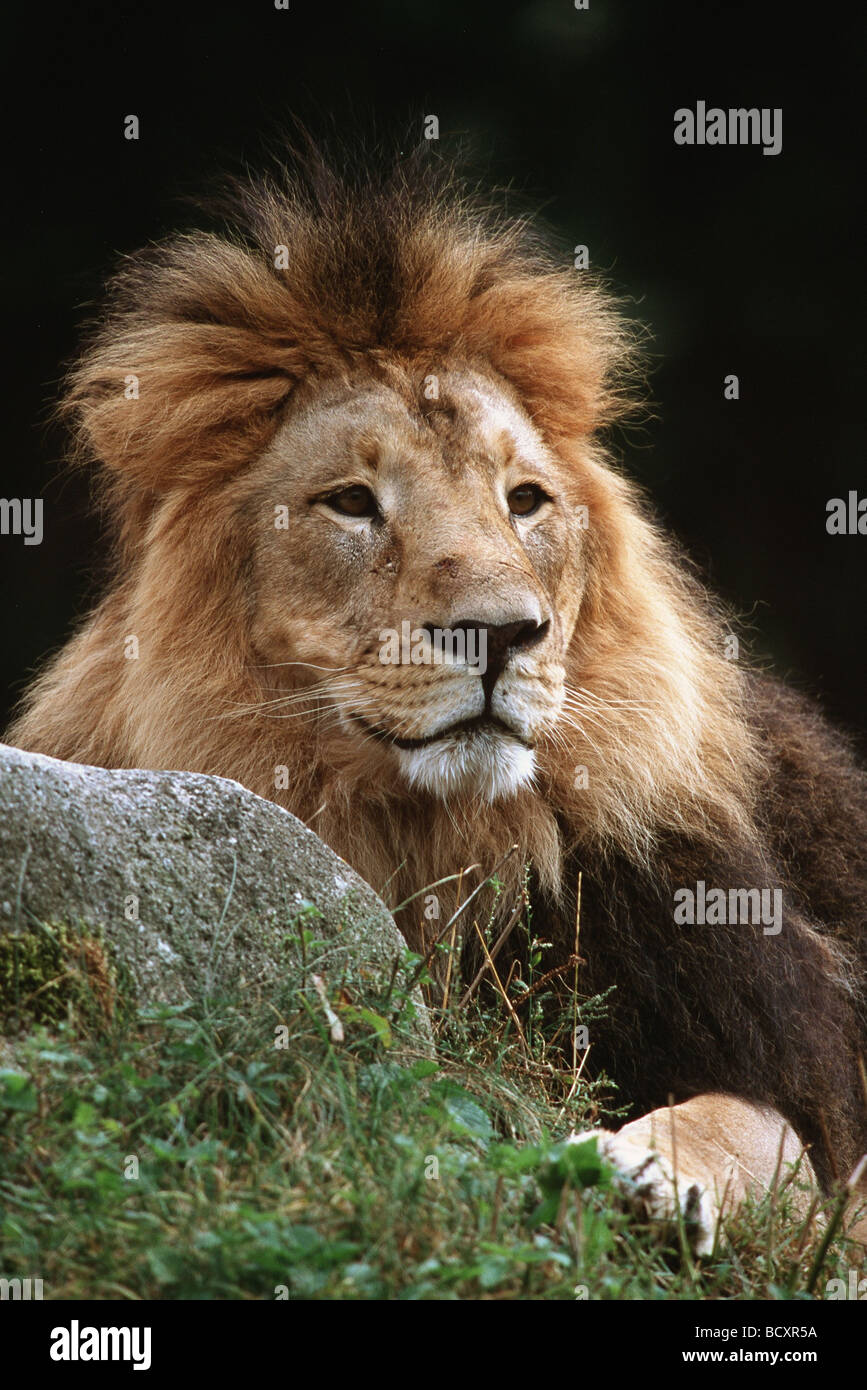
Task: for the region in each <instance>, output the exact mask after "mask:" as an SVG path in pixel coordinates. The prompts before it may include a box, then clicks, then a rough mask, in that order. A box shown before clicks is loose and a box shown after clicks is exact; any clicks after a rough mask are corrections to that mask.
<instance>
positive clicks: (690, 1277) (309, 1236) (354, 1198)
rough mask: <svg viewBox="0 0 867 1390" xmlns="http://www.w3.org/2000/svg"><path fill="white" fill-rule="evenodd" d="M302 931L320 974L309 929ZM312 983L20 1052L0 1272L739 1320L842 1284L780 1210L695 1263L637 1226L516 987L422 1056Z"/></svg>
mask: <svg viewBox="0 0 867 1390" xmlns="http://www.w3.org/2000/svg"><path fill="white" fill-rule="evenodd" d="M296 931H297V941H298V947H299V953H300V951H301V949H302V946H303V954H304V956H305V959H306V962H307V967H308V971H309V972H310V973H315V971H316V960H317V951H318V943H317V941H316V939H315V924H314V927H313V928H312V929H311V928H309V927H308V926H306V925H301V926H296ZM302 933H303V939H302ZM530 948H531V949H530V952H529V959H530V962H531V965H530V968H531V970H533V969H536V971H537V981H536V983H537V984H538V978H539V971H540V970H541V967H542V965H543V963H544V961H543V956H542V947H541V944H539V943H533V942H531V943H530ZM534 956H535V960H534ZM409 964H410V966H411V967H412V966H414V967H416V968H418V967H420V965H421V962H420V961H418V958H413V959H411V960H410V962H409ZM421 977H422V979H424V972H423V971H422V972H421ZM100 979H101V981H102V987H103V989H104V987H105V976H104V972H102V974H101V976H100ZM306 979H307V981H308V983H306V984H305V985H304V986H303V987H296V988H291V987H289V986H287V987H286V989H285V991H284V993H283V996H282V997H276V996H274V995H273V994H272V995H271V996H269V997H268V998H267V999H263V998H259V997H258V996H257V995H256V993H255V990H252V989H250V988H246V989H245V988H244V987H243V986H241V987H239V995H238V997H237V998H235V999H232V1000H215V999H199V1000H196V1001H193V1002H191V1003H190V1004H188V1005H186V1006H183V1007H164V1008H160V1009H153V1010H149V1011H138V1012H137V1013H132V1014H130V1013H129V1011H124V1010H123V1009H112V1008H108V1009H106V1007H105V999H104V998H103V1000H102V1004H103V1007H102V1009H101V1010H100V1013H99V1021H98V1022H95V1021H94V1015H93V1014H92V1012H89V1011H87V1010H78V1009H77V1008H75V1007H73V1005H72V1004H71V1003H70V1005H69V1008H68V1011H67V1012H68V1016H67V1019H66V1020H59V1021H56V1020H53V1021H52V1022H51V1023H50V1024H42V1025H40V1026H39V1027H38V1028H37V1029H36V1031H34V1032H33V1033H32V1034H31V1035H30V1036H29V1037H28V1038H26V1040H22V1041H21V1042H20V1043H19V1044H18V1045H17V1048H16V1057H15V1064H14V1066H13V1067H12V1068H11V1069H9V1070H7V1071H6V1072H5V1073H2V1074H0V1275H2V1276H3V1277H5V1278H14V1277H20V1278H26V1277H39V1278H41V1279H42V1280H43V1284H44V1294H45V1297H46V1298H73V1299H80V1298H84V1299H104V1298H118V1297H120V1298H130V1299H154V1298H165V1299H174V1298H195V1299H213V1298H233V1299H235V1298H248V1299H250V1298H268V1299H273V1298H275V1297H290V1298H292V1297H303V1298H309V1297H315V1298H327V1299H345V1298H346V1299H358V1298H398V1299H429V1298H436V1299H440V1298H446V1299H457V1298H460V1299H477V1298H533V1299H570V1300H572V1299H574V1298H576V1297H589V1298H594V1299H599V1298H602V1299H636V1298H651V1299H679V1298H738V1299H749V1298H785V1297H802V1298H806V1297H809V1296H810V1294H809V1293H808V1291H807V1287H808V1283H809V1281H810V1277H811V1268H812V1278H813V1282H812V1288H813V1293H814V1296H819V1297H821V1296H822V1293H823V1291H824V1288H825V1283H826V1280H827V1279H829V1278H831V1277H834V1276H838V1277H843V1278H844V1279H845V1277H846V1272H847V1269H848V1268H849V1267H850V1266H852V1267H854V1266H855V1265H856V1261H855V1258H854V1255H853V1254H852V1253H851V1252H850V1251H849V1250H847V1245H846V1242H844V1241H842V1240H841V1239H840V1238H836V1239H835V1240H833V1241H832V1242H831V1244H830V1247H829V1249H828V1250H827V1251H826V1252H825V1253H824V1254H823V1255H821V1263H820V1264H818V1265H817V1259H818V1257H819V1254H820V1251H819V1246H820V1237H821V1232H820V1231H819V1230H818V1229H817V1228H816V1226H815V1224H813V1225H812V1226H810V1227H809V1228H803V1229H802V1226H803V1223H801V1222H799V1220H797V1219H796V1218H794V1217H793V1216H792V1214H791V1212H790V1210H789V1194H790V1192H791V1189H789V1193H783V1194H782V1196H780V1197H778V1199H777V1201H776V1203H774V1204H772V1203H770V1201H766V1202H764V1203H762V1204H760V1205H757V1206H754V1207H751V1208H748V1209H744V1210H743V1211H742V1213H741V1214H739V1216H738V1217H737V1219H736V1220H735V1221H732V1222H730V1223H729V1227H728V1230H727V1233H726V1235H725V1238H724V1239H721V1241H720V1249H719V1252H718V1253H716V1254H715V1255H714V1256H713V1257H712V1258H711V1259H709V1260H705V1261H701V1262H696V1261H694V1260H691V1259H683V1258H681V1256H680V1255H679V1254H678V1239H677V1233H676V1232H672V1231H671V1230H663V1229H660V1228H657V1227H654V1226H652V1225H647V1224H646V1223H644V1224H643V1223H642V1222H641V1221H640V1220H638V1219H637V1218H636V1217H635V1215H634V1214H630V1213H628V1212H626V1211H625V1210H624V1209H623V1207H622V1205H621V1203H620V1202H619V1200H618V1199H617V1197H616V1195H615V1193H614V1192H613V1190H612V1189H611V1188H610V1186H609V1174H608V1173H607V1171H606V1169H605V1167H604V1165H602V1164H601V1163H600V1161H599V1159H598V1157H597V1155H596V1151H595V1141H590V1142H589V1143H587V1144H583V1145H565V1144H564V1143H563V1140H564V1138H565V1136H566V1135H567V1134H568V1133H569V1132H570V1130H571V1129H572V1128H574V1127H579V1126H581V1125H582V1124H586V1123H589V1122H593V1121H595V1120H598V1119H600V1118H601V1119H604V1118H605V1115H604V1112H600V1107H599V1100H598V1095H599V1088H598V1087H594V1086H592V1085H587V1084H584V1083H583V1082H581V1081H580V1080H579V1081H578V1082H577V1084H576V1079H575V1077H574V1075H573V1074H572V1073H571V1071H569V1070H565V1071H564V1070H563V1068H562V1063H558V1062H557V1061H555V1060H554V1059H553V1054H551V1053H549V1052H548V1051H547V1050H546V1045H545V1042H544V1035H543V1034H542V1032H541V1029H540V1028H539V1021H540V1018H541V1013H542V1009H543V1006H544V988H540V989H538V990H537V991H536V992H535V993H534V994H532V995H530V996H527V997H523V998H522V995H521V987H520V986H515V985H513V986H511V987H510V998H511V999H512V1001H513V1008H514V1009H515V1010H516V1012H515V1013H514V1014H512V1013H511V1012H510V1011H509V1010H507V1008H506V1006H505V1005H504V1004H503V1003H502V1000H501V999H499V997H498V995H497V994H496V993H495V992H494V991H493V990H492V991H490V992H489V993H488V994H486V995H482V996H481V999H480V997H479V996H478V995H477V996H476V997H475V998H474V999H473V1000H472V1001H471V1002H470V1003H469V1004H468V1005H465V1006H462V1005H461V1002H460V1000H459V998H458V997H457V994H456V992H453V993H452V998H451V1002H450V1003H449V1006H448V1008H447V1009H446V1010H444V1011H442V1012H441V1013H439V1014H437V1015H435V1027H436V1033H437V1046H436V1054H435V1055H433V1054H431V1053H428V1052H426V1050H425V1048H424V1047H423V1046H422V1047H420V1046H419V1045H418V1044H413V1043H412V1042H411V1041H408V1036H409V1035H408V1031H407V1030H408V1024H409V1021H410V1018H409V1015H410V1014H411V1011H412V1005H411V1002H409V1001H408V1000H407V998H406V996H405V995H403V996H396V997H383V996H382V995H379V996H377V995H376V994H372V993H371V992H370V988H369V986H366V985H365V984H364V982H363V981H362V980H361V979H360V978H359V979H358V980H355V979H346V980H342V981H328V982H327V985H326V989H327V1000H326V1002H327V1003H328V1005H329V1008H330V1009H331V1010H332V1016H331V1017H329V1014H328V1013H327V1012H326V1009H325V1007H324V1003H323V998H322V994H321V991H318V990H317V989H316V988H315V987H314V985H313V984H312V983H309V973H308V975H307V977H306ZM79 983H80V982H79ZM530 983H531V984H532V976H531V979H530ZM523 993H524V995H525V996H526V993H527V986H526V985H525V986H523ZM19 1003H20V1001H19ZM603 1006H604V1001H599V1000H596V1001H589V1003H587V1002H585V1003H584V1004H583V1005H582V1009H581V1013H580V1019H581V1021H583V1022H586V1021H587V1019H588V1018H592V1017H593V1016H594V1010H595V1011H596V1013H597V1014H598V1011H599V1009H600V1008H601V1007H603ZM334 1014H336V1015H337V1017H338V1018H339V1020H340V1025H341V1027H342V1030H343V1035H344V1036H343V1039H342V1041H335V1034H336V1033H337V1032H339V1030H336V1029H335V1027H334V1023H333V1015H334ZM516 1018H520V1019H521V1020H522V1021H521V1036H519V1035H518V1032H517V1030H516V1024H515V1019H516ZM49 1028H50V1031H49ZM275 1043H279V1044H285V1045H280V1046H275ZM607 1089H608V1090H609V1091H610V1087H608V1088H607Z"/></svg>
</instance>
